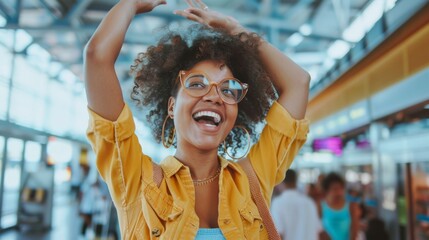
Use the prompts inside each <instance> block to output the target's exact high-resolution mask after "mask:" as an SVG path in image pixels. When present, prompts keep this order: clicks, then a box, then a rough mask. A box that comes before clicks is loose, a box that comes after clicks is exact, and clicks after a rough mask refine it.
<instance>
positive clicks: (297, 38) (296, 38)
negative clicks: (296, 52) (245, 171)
mask: <svg viewBox="0 0 429 240" xmlns="http://www.w3.org/2000/svg"><path fill="white" fill-rule="evenodd" d="M303 40H304V37H303V36H302V35H301V34H300V33H297V32H296V33H294V34H292V35H291V36H290V37H289V38H288V39H287V44H288V45H289V46H292V47H296V46H298V45H299V44H300V43H301V42H302V41H303Z"/></svg>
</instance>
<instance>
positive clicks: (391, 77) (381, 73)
mask: <svg viewBox="0 0 429 240" xmlns="http://www.w3.org/2000/svg"><path fill="white" fill-rule="evenodd" d="M404 56H405V55H404V54H403V50H402V49H400V48H397V49H394V50H392V51H391V52H390V53H389V54H387V55H386V56H384V57H383V59H381V60H380V61H378V62H377V64H376V66H375V67H373V66H371V70H370V72H369V78H368V81H369V82H368V83H369V90H370V95H372V94H375V93H377V92H378V91H381V90H383V89H385V88H386V87H388V86H390V85H393V84H395V83H397V82H399V81H401V80H402V79H404V77H405V68H404V64H405V57H404Z"/></svg>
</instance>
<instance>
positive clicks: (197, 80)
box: [85, 0, 309, 239]
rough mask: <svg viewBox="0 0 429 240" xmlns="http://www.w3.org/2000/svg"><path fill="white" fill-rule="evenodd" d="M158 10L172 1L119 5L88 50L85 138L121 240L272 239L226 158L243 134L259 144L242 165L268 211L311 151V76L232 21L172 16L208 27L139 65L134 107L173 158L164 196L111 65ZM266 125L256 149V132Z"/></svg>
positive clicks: (167, 164) (130, 0) (197, 11)
mask: <svg viewBox="0 0 429 240" xmlns="http://www.w3.org/2000/svg"><path fill="white" fill-rule="evenodd" d="M161 4H166V2H165V1H160V0H152V1H151V0H120V1H119V2H118V3H117V4H116V5H115V6H114V7H113V8H112V9H111V10H110V12H109V13H108V14H107V16H106V17H105V18H104V20H103V21H102V23H101V24H100V26H99V28H98V29H97V31H96V32H95V34H94V36H93V37H92V38H91V40H90V41H89V43H88V45H87V47H86V49H85V56H86V59H85V82H86V90H87V95H88V107H89V109H90V110H89V112H90V123H89V128H88V132H87V134H88V138H89V140H90V142H91V144H92V146H93V149H94V151H95V152H96V154H97V167H98V169H99V172H100V174H101V176H102V177H103V179H104V180H105V181H106V182H107V184H108V186H109V190H110V194H111V195H112V198H113V200H114V203H115V206H116V208H117V211H118V215H119V219H120V228H121V235H122V239H158V238H161V239H200V238H204V237H206V236H210V239H245V238H246V239H266V238H267V231H266V228H265V227H264V225H263V224H262V220H261V216H260V214H259V212H258V209H257V207H256V205H255V203H254V202H253V201H252V197H251V192H250V188H249V182H248V178H247V177H246V175H245V173H244V171H243V169H242V168H241V167H240V165H239V164H237V162H236V161H227V160H225V158H224V157H222V156H220V155H228V154H229V155H233V154H234V153H237V150H238V149H246V148H247V147H246V146H247V144H248V143H249V141H248V139H247V138H246V136H247V133H249V134H250V136H251V137H252V138H253V139H254V140H257V143H256V144H255V145H254V146H253V147H252V148H251V149H250V151H249V153H248V154H247V155H245V156H243V157H242V158H244V157H246V159H249V160H248V161H250V163H251V165H252V167H253V169H254V171H255V173H256V175H257V177H258V179H259V184H260V186H261V190H262V193H263V197H264V198H265V201H266V203H267V204H269V203H270V198H271V194H272V191H273V188H274V186H275V185H276V184H277V183H279V182H281V180H282V179H283V178H284V175H285V171H286V170H287V169H288V167H289V166H290V164H291V163H292V161H293V158H294V156H295V155H296V154H297V152H298V150H299V149H300V147H301V146H302V145H303V144H304V142H305V140H306V134H307V131H308V122H307V121H306V120H301V119H303V118H304V115H305V110H306V106H307V98H308V86H309V75H308V73H307V72H305V71H304V70H303V69H301V68H300V67H299V66H297V65H296V64H295V63H293V62H292V61H291V60H290V59H289V58H287V57H286V56H285V55H284V54H283V53H281V52H280V51H279V50H277V49H276V48H274V47H273V46H271V45H270V44H269V43H267V42H265V41H263V40H262V39H261V38H259V37H258V36H257V35H256V34H253V33H250V32H248V31H247V30H246V29H245V28H243V27H242V26H241V25H240V24H239V23H238V22H237V21H236V20H235V19H233V18H231V17H226V16H224V15H222V14H220V13H217V12H214V11H210V10H209V9H208V7H207V6H206V5H205V4H204V3H203V2H201V1H199V0H198V1H194V2H191V1H188V4H189V8H188V9H186V10H177V11H175V14H177V15H180V16H183V17H185V18H188V19H190V20H192V21H196V22H198V23H200V27H196V26H193V27H190V28H189V29H188V30H187V31H184V32H181V33H174V32H170V33H168V34H167V35H166V36H165V37H164V38H162V39H161V40H160V41H159V43H158V44H157V45H156V46H152V47H149V48H148V50H147V51H146V52H145V53H142V54H140V55H139V57H138V58H137V59H136V62H135V64H134V65H133V66H132V70H133V71H134V72H135V73H136V78H135V87H134V91H133V95H132V96H133V98H134V99H136V100H137V101H138V102H139V103H141V104H142V105H143V106H144V109H145V110H147V112H148V114H147V116H146V117H147V119H148V122H149V124H151V126H152V129H153V134H154V136H155V139H156V140H157V141H159V142H162V143H164V145H166V146H170V145H175V147H176V152H175V154H174V156H170V157H167V158H166V159H164V160H163V161H162V163H161V164H160V166H161V168H162V172H163V175H162V176H163V178H162V181H161V183H160V185H159V186H158V185H157V183H156V181H154V178H153V177H154V169H156V168H155V167H156V166H155V167H154V165H153V163H152V161H151V158H150V157H149V156H147V155H145V154H144V152H143V151H144V148H145V146H140V145H139V143H138V139H137V137H136V135H135V134H134V131H135V125H134V121H133V117H132V114H131V111H130V109H129V108H128V107H127V105H126V104H125V103H124V100H123V97H122V92H121V88H120V85H119V81H118V79H117V75H116V74H115V71H114V63H115V61H116V58H117V57H118V54H119V51H120V49H121V46H122V44H123V41H124V37H125V33H126V31H127V28H128V27H129V25H130V22H131V20H132V18H133V17H134V16H135V15H136V14H144V13H146V12H150V11H152V10H153V9H154V8H155V7H157V6H159V5H161ZM273 85H274V87H275V89H274V88H273ZM276 96H278V97H277V99H275V98H276ZM265 118H266V123H267V124H266V126H265V127H264V129H263V131H262V133H261V134H260V136H259V139H257V138H256V134H255V125H256V124H257V123H259V122H261V121H263V120H264V119H265ZM230 133H231V134H230ZM142 149H143V150H142ZM219 154H220V155H219ZM233 157H238V156H237V155H234V156H233Z"/></svg>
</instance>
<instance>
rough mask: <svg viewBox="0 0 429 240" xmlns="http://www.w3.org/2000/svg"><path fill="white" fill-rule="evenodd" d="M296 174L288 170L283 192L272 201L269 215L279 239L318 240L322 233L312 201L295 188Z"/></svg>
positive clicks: (283, 183)
mask: <svg viewBox="0 0 429 240" xmlns="http://www.w3.org/2000/svg"><path fill="white" fill-rule="evenodd" d="M296 183H297V173H296V172H295V171H294V170H292V169H289V170H287V172H286V177H285V179H284V180H283V182H282V185H283V187H284V191H283V192H282V193H281V194H280V195H279V196H278V197H277V198H275V199H274V200H273V203H272V208H271V213H272V215H273V219H274V223H275V225H276V227H277V230H278V231H279V233H280V235H281V237H282V238H283V239H287V240H303V239H306V240H313V239H314V240H315V239H319V233H320V232H321V231H322V228H321V223H320V219H319V216H318V214H317V207H316V204H315V203H314V201H313V200H312V199H311V198H309V197H307V196H306V195H305V194H303V193H301V192H299V191H298V190H297V188H296Z"/></svg>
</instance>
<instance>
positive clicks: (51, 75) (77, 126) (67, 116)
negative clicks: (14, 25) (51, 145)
mask: <svg viewBox="0 0 429 240" xmlns="http://www.w3.org/2000/svg"><path fill="white" fill-rule="evenodd" d="M14 35H16V36H14ZM15 37H16V41H15V42H14V41H13V39H15ZM12 49H15V50H16V51H17V53H15V54H13V51H12ZM0 54H1V56H2V57H1V58H0V120H6V121H8V122H12V123H15V124H18V125H22V126H25V127H29V128H32V129H37V130H40V131H44V132H47V133H51V134H55V135H59V136H68V137H73V138H77V139H81V140H83V139H85V135H84V134H85V128H86V124H87V119H88V117H87V112H86V99H85V95H84V91H83V82H82V80H80V79H78V77H77V76H76V75H75V74H73V73H72V72H71V71H70V70H69V69H67V68H66V67H65V66H63V65H62V64H60V63H58V62H56V61H55V60H54V59H53V58H52V57H51V55H50V54H49V53H48V52H47V51H46V50H45V49H43V48H42V47H40V46H39V45H38V44H37V43H33V42H32V37H31V36H30V35H28V34H27V33H26V32H25V31H23V30H5V29H0Z"/></svg>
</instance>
